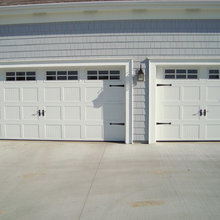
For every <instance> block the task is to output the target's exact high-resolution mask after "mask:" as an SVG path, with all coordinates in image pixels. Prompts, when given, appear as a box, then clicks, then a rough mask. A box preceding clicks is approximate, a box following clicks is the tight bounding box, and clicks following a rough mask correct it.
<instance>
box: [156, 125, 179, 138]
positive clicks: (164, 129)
mask: <svg viewBox="0 0 220 220" xmlns="http://www.w3.org/2000/svg"><path fill="white" fill-rule="evenodd" d="M157 137H158V140H167V139H169V140H179V139H180V125H157Z"/></svg>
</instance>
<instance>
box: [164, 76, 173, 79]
mask: <svg viewBox="0 0 220 220" xmlns="http://www.w3.org/2000/svg"><path fill="white" fill-rule="evenodd" d="M165 79H175V75H165Z"/></svg>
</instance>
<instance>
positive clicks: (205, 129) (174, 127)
mask: <svg viewBox="0 0 220 220" xmlns="http://www.w3.org/2000/svg"><path fill="white" fill-rule="evenodd" d="M156 86H157V88H156V93H157V94H156V97H157V103H156V109H157V110H156V139H157V141H169V140H220V80H219V69H218V68H211V67H207V68H202V69H200V68H165V69H164V71H162V72H161V73H160V74H158V76H157V85H156Z"/></svg>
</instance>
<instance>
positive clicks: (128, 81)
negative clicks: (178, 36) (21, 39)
mask: <svg viewBox="0 0 220 220" xmlns="http://www.w3.org/2000/svg"><path fill="white" fill-rule="evenodd" d="M70 66H71V67H86V66H88V67H89V66H90V67H91V66H98V67H101V66H123V67H124V69H125V143H126V144H132V142H133V139H132V135H133V132H132V127H133V119H132V118H133V117H132V109H133V106H132V90H133V89H132V87H133V86H132V75H133V60H131V59H96V60H92V59H88V60H75V61H71V60H66V61H65V60H53V61H52V60H51V61H45V60H44V61H43V60H42V61H37V62H36V61H22V62H19V61H17V62H7V63H0V70H2V71H3V70H13V69H16V68H20V69H21V68H22V69H24V68H32V69H33V68H37V69H38V68H39V69H42V68H46V67H70Z"/></svg>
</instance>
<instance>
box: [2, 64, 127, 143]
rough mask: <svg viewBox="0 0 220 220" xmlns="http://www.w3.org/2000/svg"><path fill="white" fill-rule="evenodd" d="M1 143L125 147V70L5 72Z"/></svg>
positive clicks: (64, 68)
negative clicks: (72, 142)
mask: <svg viewBox="0 0 220 220" xmlns="http://www.w3.org/2000/svg"><path fill="white" fill-rule="evenodd" d="M0 83H1V86H0V94H1V96H0V102H1V134H0V135H1V139H39V140H85V141H87V140H94V141H123V142H124V141H125V71H124V68H123V67H120V66H114V67H112V66H111V67H108V66H107V67H94V66H92V67H86V68H85V67H84V68H83V67H77V68H75V67H62V68H60V67H59V68H58V67H48V68H44V69H42V68H30V67H29V68H23V69H21V68H17V69H16V68H13V69H6V70H4V71H2V72H1V82H0Z"/></svg>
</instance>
